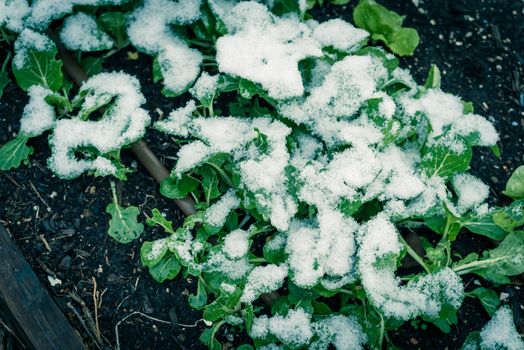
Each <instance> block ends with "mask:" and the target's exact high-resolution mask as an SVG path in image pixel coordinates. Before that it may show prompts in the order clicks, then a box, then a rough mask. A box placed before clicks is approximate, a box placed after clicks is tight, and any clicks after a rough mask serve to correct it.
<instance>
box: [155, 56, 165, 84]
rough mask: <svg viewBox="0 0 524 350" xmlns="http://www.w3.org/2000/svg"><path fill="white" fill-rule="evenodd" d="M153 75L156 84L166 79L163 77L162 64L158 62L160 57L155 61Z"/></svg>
mask: <svg viewBox="0 0 524 350" xmlns="http://www.w3.org/2000/svg"><path fill="white" fill-rule="evenodd" d="M152 73H153V82H154V83H158V82H159V81H160V80H162V79H164V77H163V76H162V69H161V68H160V63H159V62H158V57H155V58H154V59H153V68H152Z"/></svg>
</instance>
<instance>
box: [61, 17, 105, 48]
mask: <svg viewBox="0 0 524 350" xmlns="http://www.w3.org/2000/svg"><path fill="white" fill-rule="evenodd" d="M60 40H61V42H62V43H63V44H64V46H65V47H66V48H67V49H68V50H73V51H74V50H80V51H86V52H89V51H100V50H108V49H110V48H111V47H113V44H114V43H113V40H112V39H111V37H110V36H109V35H108V34H106V33H104V32H103V31H101V30H100V29H99V28H98V25H97V24H96V20H95V17H93V16H90V15H87V14H85V13H83V12H78V13H77V14H75V15H72V16H69V17H67V18H66V19H65V20H64V26H63V27H62V29H61V30H60Z"/></svg>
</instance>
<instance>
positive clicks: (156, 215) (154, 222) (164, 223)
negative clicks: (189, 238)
mask: <svg viewBox="0 0 524 350" xmlns="http://www.w3.org/2000/svg"><path fill="white" fill-rule="evenodd" d="M146 224H147V226H149V227H154V226H161V227H163V228H164V231H166V232H167V233H171V234H174V233H175V231H174V230H173V223H172V222H171V221H169V220H167V219H166V218H165V217H164V215H162V213H161V212H160V210H158V209H157V208H155V209H153V217H150V218H147V219H146Z"/></svg>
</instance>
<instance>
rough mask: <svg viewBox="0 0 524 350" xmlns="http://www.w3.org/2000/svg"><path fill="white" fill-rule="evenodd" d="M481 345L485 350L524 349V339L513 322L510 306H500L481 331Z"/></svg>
mask: <svg viewBox="0 0 524 350" xmlns="http://www.w3.org/2000/svg"><path fill="white" fill-rule="evenodd" d="M480 338H481V342H480V346H481V348H482V349H483V350H496V349H507V350H522V349H524V340H522V337H521V336H520V334H519V333H518V331H517V329H516V327H515V324H514V323H513V313H512V312H511V309H510V308H509V307H508V306H502V307H500V308H499V309H498V310H497V312H496V313H495V314H494V315H493V318H492V319H491V320H490V321H489V322H488V323H487V324H486V325H485V326H484V327H483V328H482V330H481V332H480Z"/></svg>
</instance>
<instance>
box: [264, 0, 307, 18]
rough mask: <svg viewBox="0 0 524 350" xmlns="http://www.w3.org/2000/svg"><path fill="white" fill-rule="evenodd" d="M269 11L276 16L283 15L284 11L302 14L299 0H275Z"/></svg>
mask: <svg viewBox="0 0 524 350" xmlns="http://www.w3.org/2000/svg"><path fill="white" fill-rule="evenodd" d="M271 11H272V12H273V13H274V14H275V15H277V16H283V15H285V14H286V13H296V14H297V15H299V16H300V15H302V13H301V11H300V6H299V1H296V0H275V1H273V7H272V8H271Z"/></svg>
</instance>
